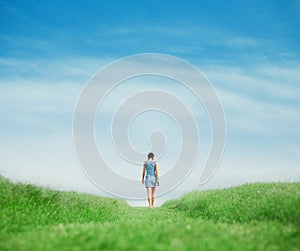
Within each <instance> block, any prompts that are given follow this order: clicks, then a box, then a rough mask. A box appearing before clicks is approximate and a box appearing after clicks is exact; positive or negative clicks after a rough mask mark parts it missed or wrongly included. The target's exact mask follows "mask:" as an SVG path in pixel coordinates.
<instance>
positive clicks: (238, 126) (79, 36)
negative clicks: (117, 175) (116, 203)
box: [0, 0, 300, 197]
mask: <svg viewBox="0 0 300 251" xmlns="http://www.w3.org/2000/svg"><path fill="white" fill-rule="evenodd" d="M299 16H300V1H298V0H293V1H292V0H291V1H181V2H180V1H75V2H74V3H72V4H70V2H69V1H2V2H1V3H0V48H1V49H0V73H1V75H0V104H1V106H0V112H1V117H0V128H1V131H0V136H1V139H2V140H1V142H0V150H1V155H2V157H1V160H0V171H1V173H3V175H4V176H7V177H10V178H13V179H16V180H23V181H29V182H34V183H38V184H43V185H50V186H53V187H56V188H61V189H73V190H79V191H88V192H94V193H98V192H99V194H103V193H102V192H101V191H99V190H97V189H96V188H95V187H94V186H93V184H91V183H90V182H89V180H88V179H87V178H86V177H85V176H84V175H83V173H82V172H81V169H80V168H79V165H78V162H77V160H76V157H75V154H74V147H73V143H72V116H73V111H74V107H75V104H76V100H77V98H78V96H79V93H80V91H81V89H82V88H83V86H84V84H85V82H86V81H87V80H88V79H89V78H90V77H91V76H92V75H93V74H94V73H95V72H96V71H97V70H99V68H101V67H103V66H104V65H106V64H107V63H111V62H112V61H113V60H116V59H118V58H120V57H124V56H129V55H132V54H136V53H148V52H154V53H164V54H170V55H173V56H177V57H180V58H183V59H185V60H187V61H189V62H190V63H192V64H194V65H195V66H197V67H198V68H199V69H200V70H201V71H202V72H204V74H205V75H206V76H207V77H208V78H209V80H210V82H211V83H212V84H213V86H214V87H215V89H216V91H217V92H218V94H219V96H220V98H221V101H222V104H223V107H224V111H225V114H226V119H227V144H226V150H225V152H224V157H223V161H222V163H221V165H220V167H219V169H218V171H217V172H216V174H215V176H214V178H213V179H212V180H211V181H210V182H209V183H207V184H206V186H204V187H202V188H201V189H206V188H215V187H226V186H230V185H237V184H241V183H244V182H252V181H260V180H275V181H277V180H295V179H296V180H297V179H298V180H299V177H300V170H299V163H300V157H299V156H300V143H299V142H300V129H299V128H300V118H299V117H300V116H299V114H300V100H299V97H300V43H299V41H300V32H299V27H300V18H299ZM144 87H145V88H148V86H147V84H146V83H144ZM131 88H133V89H134V88H137V87H134V84H133V85H132V87H131ZM175 89H176V88H175ZM175 91H176V90H175ZM182 99H186V100H187V99H188V96H187V94H185V95H183V97H182ZM111 102H112V103H113V101H111ZM191 105H192V106H193V104H191ZM163 121H164V119H163ZM164 125H167V124H164ZM204 134H205V132H204ZM204 138H205V137H204ZM204 143H205V142H204ZM205 144H207V145H204V147H203V148H204V149H206V148H207V146H208V145H209V143H207V142H206V143H205ZM200 162H201V161H200ZM162 168H163V167H162ZM199 169H200V167H199V168H198V169H197V168H196V170H195V171H194V172H193V173H192V174H191V176H190V177H189V178H188V179H187V181H186V182H184V183H183V184H182V185H181V186H180V187H179V188H177V189H175V191H174V192H173V193H171V194H170V195H169V197H176V196H179V195H180V194H182V193H183V192H186V191H189V190H191V189H198V188H199V187H198V185H197V179H196V178H194V177H198V176H199V173H200V171H199Z"/></svg>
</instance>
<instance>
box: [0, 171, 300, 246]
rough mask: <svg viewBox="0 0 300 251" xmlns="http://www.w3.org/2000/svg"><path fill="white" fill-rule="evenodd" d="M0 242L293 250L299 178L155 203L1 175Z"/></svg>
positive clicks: (298, 225) (299, 222)
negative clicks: (59, 188)
mask: <svg viewBox="0 0 300 251" xmlns="http://www.w3.org/2000/svg"><path fill="white" fill-rule="evenodd" d="M0 192H1V193H0V203H1V204H0V250H31V251H34V250H43V251H45V250H164V251H165V250H172V251H174V250H299V247H300V183H267V184H266V183H255V184H246V185H243V186H239V187H234V188H230V189H223V190H210V191H204V192H191V193H188V194H186V195H185V196H183V197H182V198H180V199H178V200H171V201H168V202H166V203H165V204H163V205H162V206H161V207H157V208H154V209H150V208H140V207H130V206H129V205H128V204H127V203H126V202H125V201H122V200H119V199H110V198H103V197H97V196H93V195H87V194H78V193H74V192H59V191H53V190H50V189H46V188H40V187H36V186H33V185H25V184H19V183H18V184H14V183H11V182H10V181H8V180H6V179H4V178H2V177H0Z"/></svg>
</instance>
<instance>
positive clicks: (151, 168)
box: [145, 160, 158, 187]
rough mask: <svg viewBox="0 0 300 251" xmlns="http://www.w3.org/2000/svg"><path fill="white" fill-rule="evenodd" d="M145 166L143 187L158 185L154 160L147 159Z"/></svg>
mask: <svg viewBox="0 0 300 251" xmlns="http://www.w3.org/2000/svg"><path fill="white" fill-rule="evenodd" d="M145 166H146V178H145V187H156V186H158V180H157V174H156V161H150V160H147V161H146V162H145Z"/></svg>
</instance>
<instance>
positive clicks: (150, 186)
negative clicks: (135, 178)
mask: <svg viewBox="0 0 300 251" xmlns="http://www.w3.org/2000/svg"><path fill="white" fill-rule="evenodd" d="M145 174H146V178H145V180H144V177H145ZM142 184H145V187H146V189H147V195H148V203H149V207H150V208H153V207H154V200H155V189H156V187H157V186H159V173H158V164H157V162H156V161H154V154H153V153H149V154H148V160H147V161H145V163H144V165H143V173H142Z"/></svg>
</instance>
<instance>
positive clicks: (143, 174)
mask: <svg viewBox="0 0 300 251" xmlns="http://www.w3.org/2000/svg"><path fill="white" fill-rule="evenodd" d="M145 172H146V164H145V163H144V165H143V173H142V184H144V177H145Z"/></svg>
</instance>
